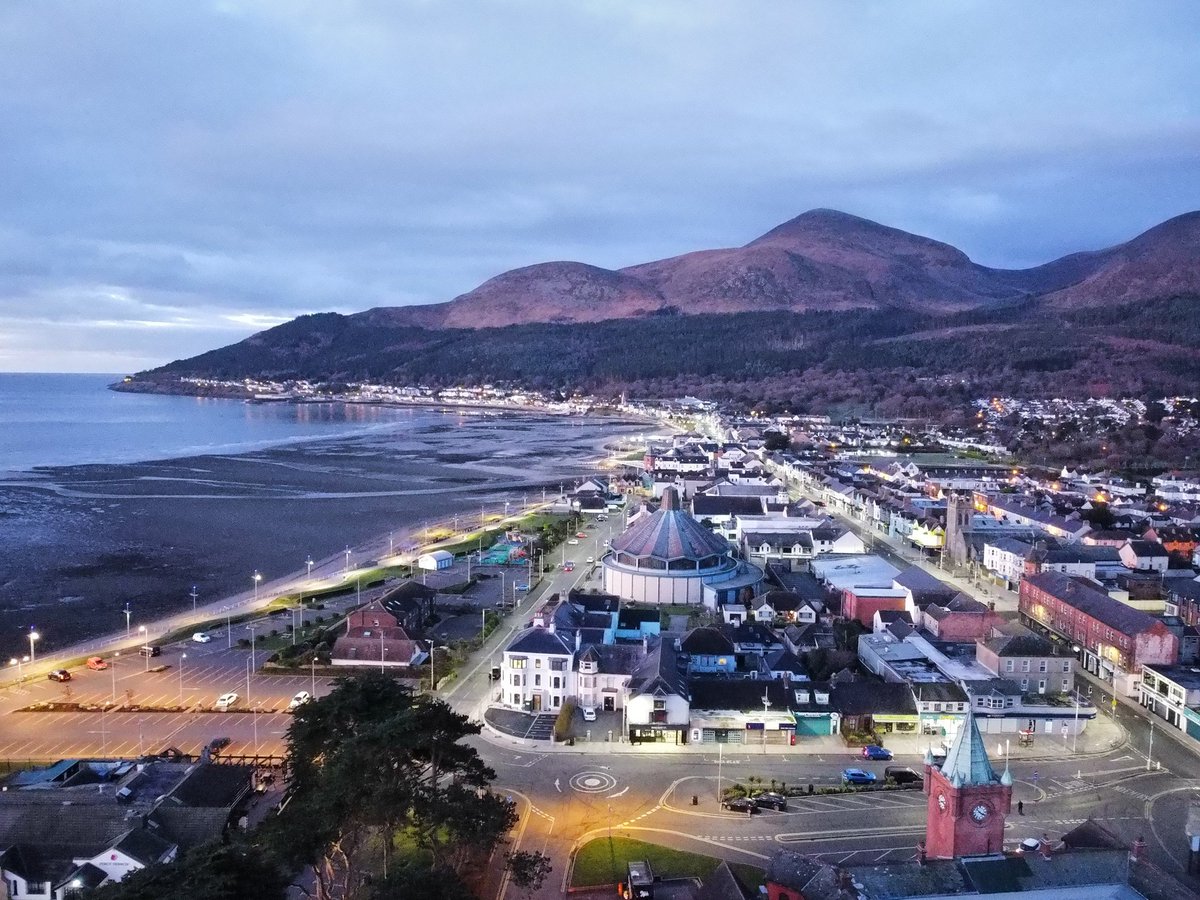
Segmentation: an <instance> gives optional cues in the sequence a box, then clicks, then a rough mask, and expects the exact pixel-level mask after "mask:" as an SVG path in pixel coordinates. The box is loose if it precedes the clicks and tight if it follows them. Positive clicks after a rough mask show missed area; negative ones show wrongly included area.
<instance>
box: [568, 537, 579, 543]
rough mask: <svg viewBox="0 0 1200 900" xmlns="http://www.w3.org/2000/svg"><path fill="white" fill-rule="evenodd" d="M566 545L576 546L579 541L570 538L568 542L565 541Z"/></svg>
mask: <svg viewBox="0 0 1200 900" xmlns="http://www.w3.org/2000/svg"><path fill="white" fill-rule="evenodd" d="M567 543H568V544H578V543H579V541H578V540H577V539H575V538H571V539H570V540H569V541H567Z"/></svg>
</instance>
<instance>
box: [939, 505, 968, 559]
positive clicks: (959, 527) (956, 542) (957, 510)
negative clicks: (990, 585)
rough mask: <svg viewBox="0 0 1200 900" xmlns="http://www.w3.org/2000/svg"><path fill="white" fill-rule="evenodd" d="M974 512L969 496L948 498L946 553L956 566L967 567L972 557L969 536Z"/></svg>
mask: <svg viewBox="0 0 1200 900" xmlns="http://www.w3.org/2000/svg"><path fill="white" fill-rule="evenodd" d="M974 512H975V507H974V504H973V503H972V500H971V497H970V495H969V494H949V495H947V496H946V537H945V538H944V540H945V552H946V553H947V554H949V561H950V562H952V563H953V564H954V565H956V566H961V565H965V564H966V562H967V559H968V557H969V556H970V550H969V548H968V547H967V535H968V533H969V532H970V531H971V516H972V515H973V514H974Z"/></svg>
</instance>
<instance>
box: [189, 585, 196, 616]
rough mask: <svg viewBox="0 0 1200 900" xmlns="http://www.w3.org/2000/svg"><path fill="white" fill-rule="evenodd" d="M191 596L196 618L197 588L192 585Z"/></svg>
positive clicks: (193, 613)
mask: <svg viewBox="0 0 1200 900" xmlns="http://www.w3.org/2000/svg"><path fill="white" fill-rule="evenodd" d="M190 596H191V598H192V615H193V616H194V615H195V614H196V586H195V585H194V584H193V585H192V593H191V594H190Z"/></svg>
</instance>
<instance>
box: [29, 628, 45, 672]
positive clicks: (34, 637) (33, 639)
mask: <svg viewBox="0 0 1200 900" xmlns="http://www.w3.org/2000/svg"><path fill="white" fill-rule="evenodd" d="M41 637H42V636H41V635H40V634H38V633H37V632H36V631H34V630H33V629H32V628H31V629H29V662H30V663H31V664H32V663H33V662H34V661H35V660H36V659H37V655H36V654H35V653H34V652H33V645H34V644H35V643H37V642H38V641H39V640H41Z"/></svg>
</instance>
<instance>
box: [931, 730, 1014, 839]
mask: <svg viewBox="0 0 1200 900" xmlns="http://www.w3.org/2000/svg"><path fill="white" fill-rule="evenodd" d="M925 793H926V794H928V795H929V802H928V805H927V818H926V823H925V850H926V853H927V855H928V856H929V858H930V859H952V858H954V857H958V856H974V855H978V854H983V853H999V852H1000V851H1001V850H1003V849H1004V817H1005V816H1006V815H1008V811H1009V808H1010V807H1011V804H1012V775H1010V774H1009V771H1008V769H1007V768H1005V770H1004V774H1003V775H1001V776H999V777H997V776H996V773H995V771H994V770H993V769H992V764H991V763H990V762H989V761H988V757H987V751H986V750H984V747H983V736H982V735H981V734H980V733H979V726H977V725H976V724H975V718H974V716H972V715H970V714H969V713H968V715H967V719H966V721H965V722H964V723H963V727H962V728H961V729H960V730H959V732H958V736H957V737H956V738H955V739H954V744H953V745H952V746H951V747H950V751H949V752H948V753H947V754H946V762H945V763H944V764H943V765H942V766H941V768H938V767H937V766H935V765H934V764H933V757H932V755H930V754H926V756H925Z"/></svg>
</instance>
